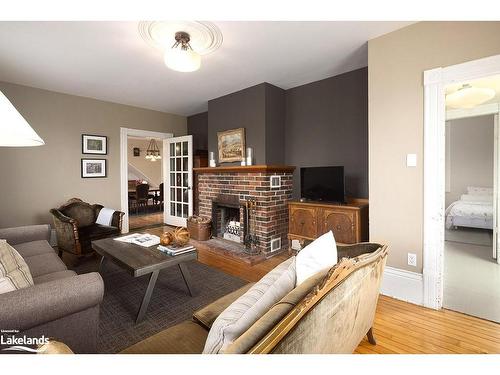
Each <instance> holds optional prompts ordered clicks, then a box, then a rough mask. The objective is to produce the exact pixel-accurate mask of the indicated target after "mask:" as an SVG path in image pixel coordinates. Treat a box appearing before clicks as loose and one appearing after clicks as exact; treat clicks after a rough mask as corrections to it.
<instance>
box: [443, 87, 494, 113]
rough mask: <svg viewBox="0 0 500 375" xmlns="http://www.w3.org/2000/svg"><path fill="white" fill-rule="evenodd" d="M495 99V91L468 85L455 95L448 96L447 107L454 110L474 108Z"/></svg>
mask: <svg viewBox="0 0 500 375" xmlns="http://www.w3.org/2000/svg"><path fill="white" fill-rule="evenodd" d="M494 97H495V90H493V89H490V88H486V87H473V86H471V85H470V84H468V83H466V84H464V85H462V87H460V88H459V89H458V90H457V91H455V92H454V93H451V94H448V95H446V105H447V106H449V107H452V108H474V107H476V106H478V105H480V104H483V103H485V102H487V101H488V100H490V99H493V98H494Z"/></svg>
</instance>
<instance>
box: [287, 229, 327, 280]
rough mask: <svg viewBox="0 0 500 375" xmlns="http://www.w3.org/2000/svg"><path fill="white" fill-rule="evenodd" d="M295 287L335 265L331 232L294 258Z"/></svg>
mask: <svg viewBox="0 0 500 375" xmlns="http://www.w3.org/2000/svg"><path fill="white" fill-rule="evenodd" d="M296 258H297V265H296V272H297V278H296V281H295V283H296V286H297V285H300V284H301V283H302V282H304V281H305V280H307V279H308V278H309V277H311V276H313V275H315V274H317V273H318V272H320V271H322V270H325V269H329V268H331V267H333V266H334V265H336V264H337V244H336V243H335V238H334V237H333V233H332V231H329V232H327V233H325V234H323V235H322V236H320V237H318V238H317V239H316V240H314V241H313V242H311V243H310V244H309V245H307V246H306V247H304V248H303V249H302V250H300V251H299V253H298V254H297V256H296Z"/></svg>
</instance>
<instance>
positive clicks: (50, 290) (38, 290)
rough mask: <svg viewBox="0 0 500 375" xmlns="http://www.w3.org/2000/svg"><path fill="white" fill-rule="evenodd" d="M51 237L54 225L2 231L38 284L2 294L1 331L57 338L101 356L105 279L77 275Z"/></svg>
mask: <svg viewBox="0 0 500 375" xmlns="http://www.w3.org/2000/svg"><path fill="white" fill-rule="evenodd" d="M49 237H50V226H49V225H32V226H25V227H18V228H6V229H0V238H1V239H5V240H7V243H9V244H10V245H11V246H12V247H14V248H15V249H16V250H17V252H18V253H19V254H20V255H21V256H22V257H23V259H24V260H25V261H26V264H27V265H28V267H29V269H30V272H31V275H32V276H33V282H34V285H33V286H30V287H27V288H24V289H19V290H15V291H12V292H8V293H3V294H0V328H1V329H4V330H18V331H19V334H18V335H20V336H22V335H26V336H28V337H40V336H41V335H44V336H45V337H51V338H54V339H55V340H59V341H62V342H64V343H65V344H66V345H68V346H69V347H70V348H71V349H72V350H73V351H74V352H75V353H96V352H97V333H98V326H99V305H100V303H101V301H102V298H103V295H104V283H103V281H102V278H101V276H100V275H99V274H98V273H96V272H92V273H87V274H83V275H77V274H76V273H75V272H73V271H70V270H68V269H67V268H66V266H65V265H64V263H63V262H62V261H61V259H60V258H59V257H58V256H57V254H56V253H55V251H54V249H53V248H52V247H51V246H50V245H49V243H48V240H49Z"/></svg>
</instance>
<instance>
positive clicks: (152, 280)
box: [135, 270, 160, 323]
mask: <svg viewBox="0 0 500 375" xmlns="http://www.w3.org/2000/svg"><path fill="white" fill-rule="evenodd" d="M159 273H160V271H159V270H157V271H154V272H153V273H151V276H150V277H149V284H148V288H147V289H146V293H144V297H143V298H142V303H141V307H140V308H139V312H138V313H137V318H136V320H135V322H136V323H140V322H141V321H142V320H143V319H144V315H146V310H147V309H148V305H149V301H150V300H151V295H152V294H153V289H154V288H155V284H156V279H158V274H159Z"/></svg>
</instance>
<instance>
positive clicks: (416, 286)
mask: <svg viewBox="0 0 500 375" xmlns="http://www.w3.org/2000/svg"><path fill="white" fill-rule="evenodd" d="M380 293H381V294H383V295H384V296H388V297H392V298H396V299H399V300H402V301H406V302H411V303H414V304H417V305H423V304H424V281H423V276H422V274H421V273H416V272H410V271H405V270H402V269H399V268H393V267H387V266H386V267H385V270H384V277H383V279H382V286H381V287H380Z"/></svg>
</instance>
